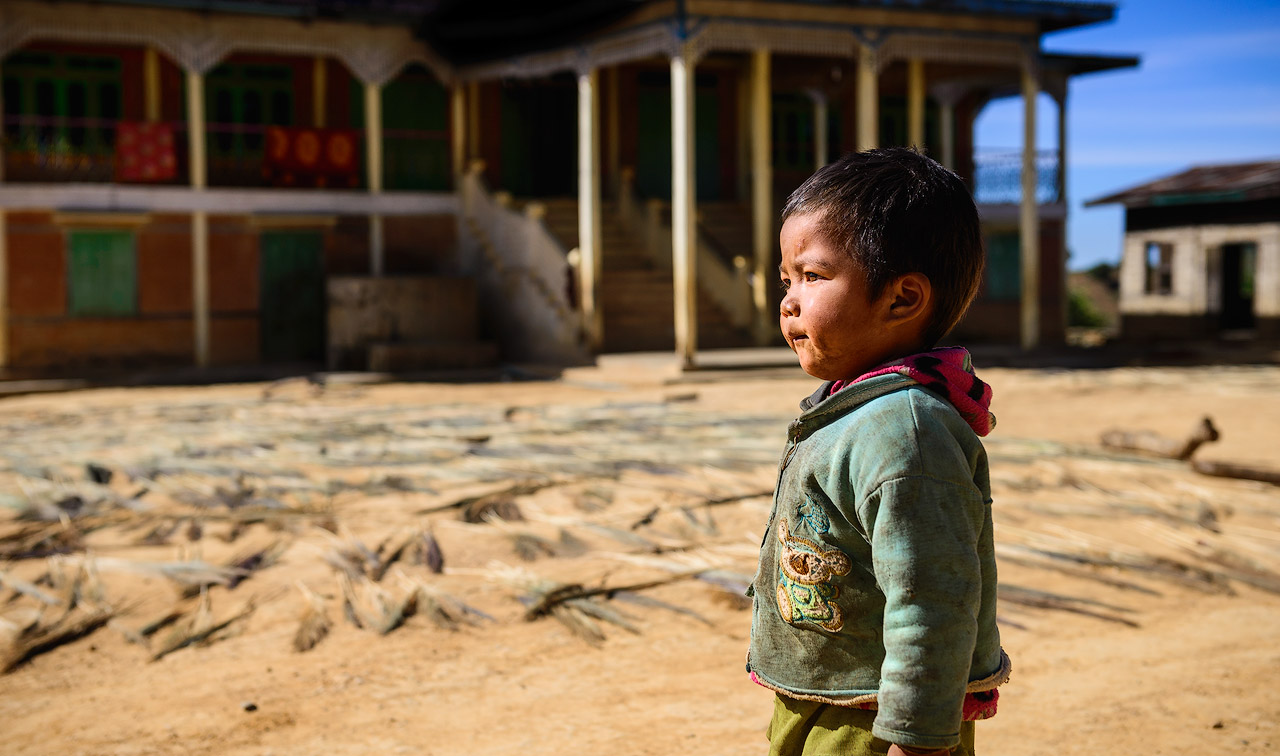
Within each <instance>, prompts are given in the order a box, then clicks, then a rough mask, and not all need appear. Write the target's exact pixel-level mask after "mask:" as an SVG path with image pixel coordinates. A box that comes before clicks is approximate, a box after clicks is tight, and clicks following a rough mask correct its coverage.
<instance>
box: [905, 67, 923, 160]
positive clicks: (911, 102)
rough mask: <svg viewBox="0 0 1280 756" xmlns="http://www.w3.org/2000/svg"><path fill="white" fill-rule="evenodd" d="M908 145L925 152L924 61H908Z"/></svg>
mask: <svg viewBox="0 0 1280 756" xmlns="http://www.w3.org/2000/svg"><path fill="white" fill-rule="evenodd" d="M907 145H908V146H911V147H915V148H916V149H918V150H920V151H921V152H924V149H925V143H924V61H923V60H921V59H919V58H912V59H910V60H908V61H907Z"/></svg>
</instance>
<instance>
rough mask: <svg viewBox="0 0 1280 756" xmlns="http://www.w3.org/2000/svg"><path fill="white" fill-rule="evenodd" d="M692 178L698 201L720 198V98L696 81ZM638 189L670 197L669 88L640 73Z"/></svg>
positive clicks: (708, 83)
mask: <svg viewBox="0 0 1280 756" xmlns="http://www.w3.org/2000/svg"><path fill="white" fill-rule="evenodd" d="M693 141H694V147H693V150H694V160H695V161H696V162H697V166H696V169H695V171H694V174H695V176H694V180H695V181H696V182H697V185H698V186H697V192H698V199H700V200H717V199H720V100H719V97H718V96H717V94H716V90H715V82H714V81H713V80H708V81H705V82H699V85H698V87H697V89H696V90H695V91H694V98H693ZM636 191H637V192H638V193H639V194H640V195H641V196H644V197H654V198H661V199H670V198H671V87H670V85H669V84H668V85H667V86H666V87H663V86H662V77H661V76H656V75H653V74H647V75H646V74H642V75H641V77H640V86H639V88H638V90H637V92H636Z"/></svg>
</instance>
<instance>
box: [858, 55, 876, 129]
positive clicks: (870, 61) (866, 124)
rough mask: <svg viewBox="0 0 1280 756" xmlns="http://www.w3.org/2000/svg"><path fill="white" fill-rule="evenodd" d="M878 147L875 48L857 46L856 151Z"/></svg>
mask: <svg viewBox="0 0 1280 756" xmlns="http://www.w3.org/2000/svg"><path fill="white" fill-rule="evenodd" d="M879 146H880V87H879V74H878V72H877V64H876V51H875V48H873V47H871V46H870V45H867V44H862V45H859V46H858V151H859V152H861V151H863V150H873V149H875V148H876V147H879Z"/></svg>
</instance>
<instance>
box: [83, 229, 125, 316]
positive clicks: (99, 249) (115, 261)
mask: <svg viewBox="0 0 1280 756" xmlns="http://www.w3.org/2000/svg"><path fill="white" fill-rule="evenodd" d="M67 311H68V312H70V314H72V315H84V316H93V315H133V314H135V313H137V311H138V258H137V254H136V253H135V251H134V240H133V233H132V232H130V231H69V232H67Z"/></svg>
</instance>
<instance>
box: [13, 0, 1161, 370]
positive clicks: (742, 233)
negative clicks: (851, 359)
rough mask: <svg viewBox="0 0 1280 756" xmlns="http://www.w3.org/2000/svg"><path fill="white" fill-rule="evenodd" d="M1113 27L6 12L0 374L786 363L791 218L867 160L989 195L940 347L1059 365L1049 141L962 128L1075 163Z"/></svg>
mask: <svg viewBox="0 0 1280 756" xmlns="http://www.w3.org/2000/svg"><path fill="white" fill-rule="evenodd" d="M550 6H554V7H555V8H556V12H555V13H549V12H547V8H548V7H550ZM1114 12H1115V8H1114V6H1113V5H1110V4H1107V3H1080V2H1065V1H1063V2H1053V1H1050V2H1040V1H1033V0H930V1H929V2H920V1H919V0H876V1H874V2H871V1H870V0H868V1H865V2H860V1H858V0H841V1H837V2H830V1H828V2H816V1H815V2H798V1H795V0H758V1H756V0H753V1H750V2H721V1H720V0H683V2H661V1H658V0H647V1H644V2H636V1H635V0H568V1H566V2H557V3H546V4H542V3H511V2H481V1H479V0H477V1H476V2H466V3H463V2H446V1H445V0H372V1H370V0H247V1H246V0H165V1H163V2H162V1H161V0H97V1H94V2H88V1H85V2H74V1H72V0H59V1H58V2H52V1H51V0H6V2H5V3H4V4H3V8H0V73H2V75H3V133H4V145H3V151H4V154H3V163H2V165H0V170H2V175H0V368H4V369H6V370H8V371H9V373H10V374H13V373H16V372H22V371H39V370H49V369H55V370H59V369H70V368H76V367H79V366H93V365H104V366H107V365H125V364H139V365H158V364H191V363H195V364H197V365H216V364H235V363H269V362H277V361H303V362H320V361H322V360H323V359H325V357H326V355H327V356H328V359H329V362H330V364H331V365H338V364H342V365H350V366H360V360H361V359H362V358H361V357H360V354H361V352H360V348H359V347H360V345H361V344H362V343H363V342H362V340H365V341H367V340H368V339H370V338H372V339H375V340H376V339H379V338H381V339H389V340H393V341H394V340H397V339H398V340H400V341H401V342H404V341H405V340H410V341H412V340H421V339H427V338H431V339H435V343H434V344H432V345H430V348H427V347H426V346H424V347H423V349H424V350H425V351H421V352H414V351H413V350H414V347H413V344H406V343H401V344H400V345H399V347H398V348H399V351H397V352H396V353H395V355H394V356H390V357H388V360H389V362H388V363H387V364H395V365H399V366H407V365H411V364H412V363H413V361H414V359H415V356H414V355H415V354H417V355H418V356H421V355H424V354H427V353H430V354H433V355H441V354H447V353H448V352H449V350H450V344H452V343H455V342H456V343H457V344H461V345H462V346H460V347H459V348H460V349H466V346H465V345H466V344H467V343H468V342H470V341H472V340H474V339H475V338H477V335H481V336H487V337H488V338H490V339H493V340H496V341H498V342H499V347H500V349H501V353H502V355H503V357H504V358H506V359H513V360H563V359H575V358H580V357H583V356H586V357H589V356H590V354H592V353H597V352H600V351H617V350H628V349H671V348H676V349H678V350H679V352H680V353H681V355H682V356H683V357H684V359H685V360H686V361H687V362H691V361H692V360H693V356H694V354H695V353H696V350H697V349H698V348H699V347H704V348H705V347H707V346H718V345H719V346H727V345H748V344H753V343H757V344H758V343H771V342H774V341H776V340H777V338H778V335H777V333H776V331H777V328H776V320H777V316H776V308H777V297H778V294H777V288H778V287H777V284H776V282H775V279H776V266H777V259H778V252H777V222H776V219H777V215H778V209H779V207H780V202H781V199H782V198H784V197H785V196H786V194H787V193H788V192H790V191H791V190H792V189H794V188H795V186H797V185H798V184H799V182H800V181H801V180H803V179H804V177H805V176H807V175H808V174H809V173H810V172H812V171H813V170H814V168H815V167H816V166H819V165H822V164H824V163H826V162H827V161H829V160H830V159H832V158H833V157H835V156H837V155H839V154H841V153H843V152H846V151H850V150H854V149H865V148H869V147H874V146H881V145H917V146H918V147H920V148H921V149H924V150H926V151H927V152H928V153H929V154H932V155H934V156H935V157H937V158H938V159H939V160H941V161H942V162H943V163H945V164H946V165H948V166H949V167H952V168H953V169H954V170H956V171H957V172H958V173H959V174H960V175H961V176H962V177H963V178H964V179H965V180H966V181H968V182H969V184H970V186H971V188H973V189H974V190H975V193H976V196H977V198H978V202H979V211H980V214H981V216H982V220H983V228H984V233H985V235H986V238H987V243H988V248H989V252H990V254H989V264H988V271H987V278H986V281H985V284H984V286H983V289H982V292H981V293H980V296H979V299H978V301H977V302H976V303H975V305H974V307H973V309H972V310H971V312H970V314H969V316H968V318H967V319H966V320H965V321H964V323H962V324H961V326H960V330H959V333H958V335H959V336H960V337H962V338H977V339H986V340H994V341H1011V342H1021V343H1023V344H1024V345H1026V346H1033V345H1035V344H1039V343H1053V342H1060V341H1061V340H1062V338H1063V334H1064V330H1065V322H1064V321H1065V309H1066V305H1065V302H1066V296H1065V244H1064V229H1065V220H1066V203H1065V185H1064V176H1065V173H1066V172H1065V170H1064V169H1063V161H1065V159H1066V154H1065V149H1064V147H1063V145H1064V144H1065V141H1061V142H1060V144H1059V145H1058V148H1057V149H1056V150H1050V151H1046V152H1043V153H1041V152H1037V151H1036V150H1035V144H1034V139H1033V138H1031V139H1028V140H1026V141H1025V143H1024V144H1022V145H1021V146H1016V145H1015V146H1013V147H1012V148H1011V149H1006V151H1004V152H983V151H980V150H978V149H975V146H974V144H973V124H974V119H975V118H976V117H977V115H978V114H979V113H980V112H981V110H982V108H983V107H984V106H985V105H986V103H988V102H989V101H991V100H992V99H994V98H999V97H1005V96H1010V95H1021V96H1022V97H1023V100H1024V103H1025V109H1026V112H1027V113H1028V115H1029V116H1030V118H1029V121H1030V123H1031V126H1032V128H1031V129H1030V131H1029V133H1030V134H1032V135H1034V121H1035V118H1036V117H1037V114H1036V106H1035V99H1036V95H1037V94H1038V93H1040V92H1047V93H1048V94H1050V95H1051V96H1052V97H1053V98H1054V100H1055V101H1056V102H1057V105H1058V107H1057V113H1056V114H1055V115H1056V117H1057V120H1058V125H1059V132H1060V134H1061V133H1062V132H1064V131H1065V124H1066V105H1067V101H1068V88H1069V81H1070V79H1071V78H1072V77H1073V76H1077V75H1081V74H1087V73H1090V72H1095V71H1104V70H1109V69H1115V68H1123V67H1130V66H1133V65H1135V64H1136V59H1134V58H1128V57H1103V56H1077V55H1066V54H1058V53H1048V52H1045V51H1043V50H1042V49H1041V40H1042V37H1043V36H1044V35H1045V34H1047V33H1050V32H1054V31H1058V30H1062V29H1070V28H1076V27H1080V26H1084V25H1089V24H1095V23H1100V22H1105V21H1108V20H1110V19H1111V18H1112V17H1113V15H1114ZM344 276H346V277H365V278H373V279H379V278H386V277H397V276H418V277H424V276H428V277H449V276H452V277H461V278H468V279H470V280H471V281H473V282H474V295H473V296H472V295H460V296H459V297H458V298H456V299H451V298H448V297H442V298H441V301H440V302H439V303H437V304H436V306H435V309H434V310H432V308H425V309H423V310H422V311H421V312H429V313H431V314H429V315H422V314H418V315H414V314H410V315H408V316H406V315H405V312H404V311H403V307H404V306H411V305H413V303H414V301H415V298H418V299H420V298H421V297H422V296H425V295H423V294H414V295H410V294H408V293H406V292H409V291H419V292H421V291H427V290H428V289H421V288H412V289H406V288H401V289H397V290H396V292H391V290H390V289H387V292H385V293H383V294H379V293H378V292H379V291H380V289H379V287H378V285H377V284H376V283H374V284H368V283H367V282H363V283H362V282H356V284H355V285H354V288H349V289H346V290H344V291H343V292H339V293H338V294H335V293H334V291H333V290H332V289H333V284H334V283H335V279H338V278H341V277H344ZM445 285H447V284H445ZM468 285H469V284H467V283H465V282H459V283H458V284H457V286H458V287H459V288H460V289H467V286H468ZM327 287H328V289H329V291H328V295H326V288H327ZM428 288H429V287H428ZM468 291H470V289H468ZM464 294H465V292H464ZM326 296H328V299H326ZM469 296H470V297H471V298H468V297H469ZM446 300H447V301H448V304H447V305H446V304H445V301H446ZM472 301H477V304H475V305H468V304H467V303H468V302H472ZM335 302H336V303H338V304H335ZM397 303H398V304H397ZM335 307H337V308H338V309H340V310H341V311H342V312H343V313H345V315H343V317H347V316H351V319H350V320H349V321H344V323H343V325H342V328H341V329H339V328H335V327H334V325H333V322H332V319H333V317H335V315H334V314H333V313H334V312H336V311H337V310H334V309H333V308H335ZM370 308H374V309H376V308H384V309H387V310H388V312H387V313H386V317H383V315H381V314H377V313H374V314H372V315H370V312H371V310H370ZM397 308H399V309H398V310H397ZM327 309H328V311H327ZM477 309H478V310H479V312H478V313H477V312H476V310H477ZM390 310H397V312H390ZM415 312H418V311H415ZM362 313H363V314H362ZM397 317H400V318H401V319H400V320H398V321H397V320H396V318H397ZM427 317H429V318H430V319H431V321H432V324H433V326H432V328H425V329H424V328H417V329H409V330H413V333H409V332H408V330H406V328H407V325H406V324H412V323H414V322H415V318H416V321H417V325H419V326H420V325H421V321H422V320H423V319H425V318H427ZM348 326H350V327H348ZM402 326H405V327H402ZM362 329H363V330H362ZM379 329H381V330H380V331H379ZM477 329H479V330H477ZM337 331H341V332H342V337H341V338H342V339H345V341H343V342H342V348H341V349H335V346H334V345H335V343H337V342H335V338H334V335H335V333H336V332H337ZM378 333H380V334H381V335H380V336H379V335H376V334H378ZM370 334H374V335H370ZM451 339H452V341H450V340H451ZM353 345H354V346H353ZM348 347H351V348H350V349H348ZM371 359H372V358H371ZM352 360H354V361H355V362H354V363H352Z"/></svg>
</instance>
